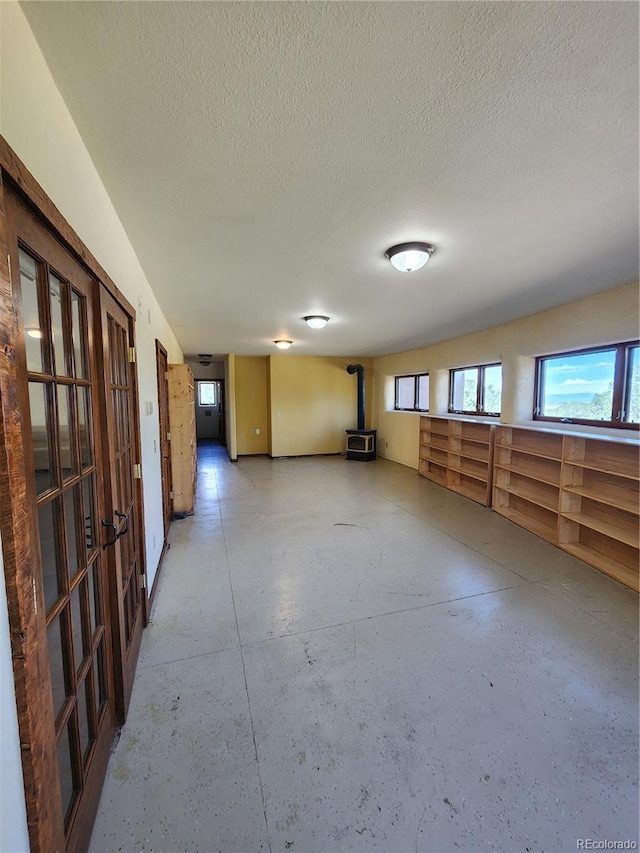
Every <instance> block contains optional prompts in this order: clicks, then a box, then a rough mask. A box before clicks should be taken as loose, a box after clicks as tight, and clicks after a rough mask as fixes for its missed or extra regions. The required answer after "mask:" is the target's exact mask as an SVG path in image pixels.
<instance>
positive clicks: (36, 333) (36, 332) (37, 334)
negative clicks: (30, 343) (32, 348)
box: [26, 329, 42, 338]
mask: <svg viewBox="0 0 640 853" xmlns="http://www.w3.org/2000/svg"><path fill="white" fill-rule="evenodd" d="M26 331H27V334H28V335H29V337H30V338H41V337H42V331H41V330H40V329H27V330H26Z"/></svg>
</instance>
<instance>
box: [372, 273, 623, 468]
mask: <svg viewBox="0 0 640 853" xmlns="http://www.w3.org/2000/svg"><path fill="white" fill-rule="evenodd" d="M605 286H606V282H603V287H605ZM639 324H640V286H639V285H638V283H637V282H636V283H632V284H626V285H623V286H622V287H616V288H614V289H612V290H605V291H603V292H602V293H598V294H596V295H595V296H589V297H587V298H586V299H580V300H578V301H577V302H572V303H569V304H568V305H562V306H560V307H559V308H553V309H552V310H550V311H543V312H541V313H539V314H534V315H532V316H530V317H524V318H522V319H521V320H515V321H514V322H512V323H505V324H503V325H501V326H494V327H493V328H491V329H485V330H484V331H482V332H476V333H475V334H473V335H464V336H463V337H460V338H454V339H452V340H450V341H444V342H443V343H440V344H435V345H433V346H430V347H424V348H423V349H416V350H409V351H407V352H401V353H396V354H394V355H389V356H384V357H382V358H376V359H374V362H373V369H374V384H375V391H376V393H375V395H374V399H375V414H374V421H375V427H376V429H377V430H378V433H379V435H378V442H379V452H380V455H381V456H385V457H386V458H387V459H392V460H393V461H394V462H400V463H402V464H403V465H408V466H409V467H411V468H417V467H418V441H419V439H418V429H419V427H418V424H419V415H418V414H414V413H413V412H395V411H394V410H393V398H394V377H395V376H396V375H401V374H403V373H429V376H430V383H429V385H430V389H429V391H430V393H429V409H430V412H431V414H446V412H447V406H448V399H449V370H450V368H453V367H464V366H465V365H473V364H490V363H491V362H498V361H499V362H501V363H502V374H503V387H502V414H501V417H500V420H501V421H502V422H503V423H521V424H523V423H529V424H531V423H534V422H533V421H532V409H533V392H534V368H535V359H536V356H538V355H547V354H551V353H557V352H565V351H568V350H574V349H581V348H586V347H590V346H600V345H604V344H611V343H616V342H620V341H631V340H635V339H637V337H638V334H639V332H640V329H639ZM563 428H564V429H568V430H571V431H573V432H575V431H581V430H583V429H584V430H591V431H593V428H592V427H580V426H578V425H575V424H568V425H567V426H564V425H563V424H553V429H563ZM598 431H599V432H600V433H605V434H609V435H618V436H619V435H620V434H621V433H623V434H624V436H625V437H626V438H628V437H629V432H628V431H626V430H615V429H605V428H602V427H598Z"/></svg>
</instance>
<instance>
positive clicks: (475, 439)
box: [418, 416, 495, 506]
mask: <svg viewBox="0 0 640 853" xmlns="http://www.w3.org/2000/svg"><path fill="white" fill-rule="evenodd" d="M494 428H495V425H494V424H493V423H491V422H487V421H478V420H463V419H460V418H456V419H454V418H438V417H426V416H425V417H421V418H420V451H419V453H420V456H419V463H418V470H419V472H420V474H421V476H423V477H426V478H427V479H429V480H433V481H434V482H435V483H439V484H440V485H441V486H446V487H447V488H449V489H452V490H453V491H455V492H459V493H460V494H461V495H464V496H465V497H467V498H471V500H474V501H477V502H478V503H481V504H483V505H484V506H490V504H491V475H492V461H493V430H494Z"/></svg>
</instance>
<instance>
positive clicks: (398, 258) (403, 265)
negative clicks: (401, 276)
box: [384, 243, 435, 272]
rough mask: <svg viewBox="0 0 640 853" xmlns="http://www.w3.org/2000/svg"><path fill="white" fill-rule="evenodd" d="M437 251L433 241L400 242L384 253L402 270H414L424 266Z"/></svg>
mask: <svg viewBox="0 0 640 853" xmlns="http://www.w3.org/2000/svg"><path fill="white" fill-rule="evenodd" d="M434 251H435V246H432V245H431V243H399V244H398V245H397V246H392V247H391V248H390V249H387V251H386V252H385V253H384V254H385V256H386V257H387V258H389V260H390V261H391V266H392V267H394V269H397V270H399V271H400V272H414V271H415V270H419V269H420V267H423V266H424V265H425V264H426V263H427V261H428V260H429V258H430V257H431V255H432V254H433V253H434Z"/></svg>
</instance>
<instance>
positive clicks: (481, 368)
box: [447, 361, 502, 418]
mask: <svg viewBox="0 0 640 853" xmlns="http://www.w3.org/2000/svg"><path fill="white" fill-rule="evenodd" d="M487 367H500V368H502V362H501V361H491V362H489V363H488V364H467V365H465V366H464V367H452V368H450V370H449V407H448V409H447V413H448V414H450V415H466V416H467V417H472V418H473V417H479V418H499V417H500V412H487V411H486V410H485V408H484V372H485V370H486V369H487ZM462 370H477V371H478V385H477V387H476V411H475V412H470V411H468V410H467V409H454V407H453V374H454V373H459V372H460V371H462ZM501 408H502V406H501Z"/></svg>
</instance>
